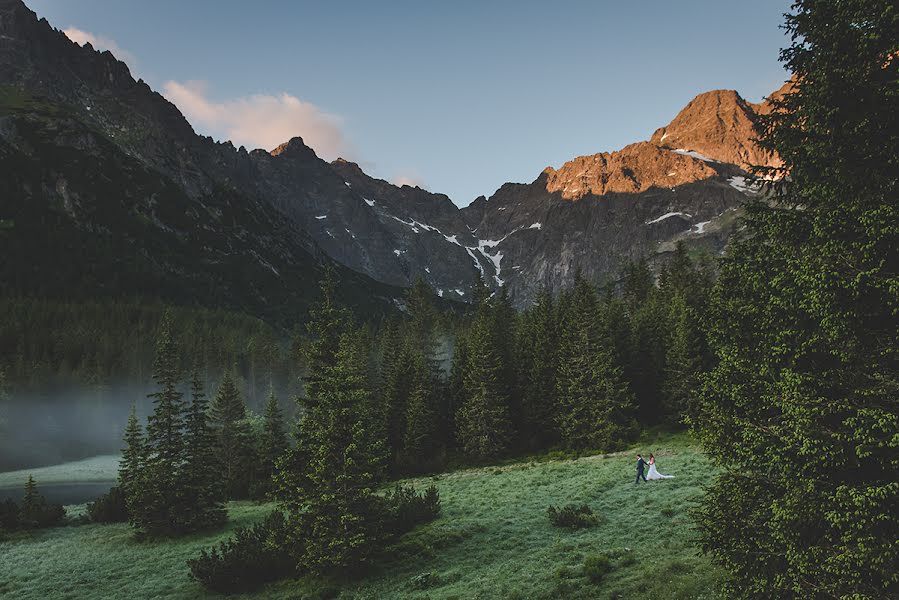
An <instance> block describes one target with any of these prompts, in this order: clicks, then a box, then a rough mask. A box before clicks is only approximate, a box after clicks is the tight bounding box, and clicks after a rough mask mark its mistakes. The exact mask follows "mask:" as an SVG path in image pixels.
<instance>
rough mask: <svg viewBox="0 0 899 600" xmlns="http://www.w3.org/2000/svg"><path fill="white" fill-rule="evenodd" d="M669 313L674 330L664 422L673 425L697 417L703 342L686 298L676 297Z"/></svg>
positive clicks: (666, 377)
mask: <svg viewBox="0 0 899 600" xmlns="http://www.w3.org/2000/svg"><path fill="white" fill-rule="evenodd" d="M669 312H670V314H671V318H672V321H673V326H674V327H673V331H672V335H671V338H670V343H669V345H668V348H667V355H666V360H665V364H666V369H665V384H664V392H665V404H664V407H663V408H664V410H663V414H664V416H665V420H666V421H667V422H669V423H672V424H673V423H679V422H681V421H682V420H683V418H684V416H686V415H687V414H689V413H692V414H695V409H694V398H695V396H696V395H697V394H698V393H699V388H700V385H699V383H700V382H699V376H700V374H701V372H702V370H703V355H704V342H703V340H702V337H701V335H700V333H699V328H698V323H697V319H696V314H695V312H694V311H693V310H692V309H691V308H690V307H689V306H687V301H686V299H685V298H684V297H683V295H681V294H676V295H675V296H674V297H673V299H672V303H671V305H670V307H669Z"/></svg>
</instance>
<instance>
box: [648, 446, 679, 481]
mask: <svg viewBox="0 0 899 600" xmlns="http://www.w3.org/2000/svg"><path fill="white" fill-rule="evenodd" d="M673 478H674V475H662V474H661V473H659V471H658V470H657V469H656V457H655V456H653V455H652V452H650V453H649V473H647V474H646V479H647V480H652V479H673Z"/></svg>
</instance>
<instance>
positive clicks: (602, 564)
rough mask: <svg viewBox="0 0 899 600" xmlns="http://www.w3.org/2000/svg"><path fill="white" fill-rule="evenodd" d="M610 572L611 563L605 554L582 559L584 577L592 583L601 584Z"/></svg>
mask: <svg viewBox="0 0 899 600" xmlns="http://www.w3.org/2000/svg"><path fill="white" fill-rule="evenodd" d="M611 570H612V561H611V560H609V557H608V556H606V555H605V554H591V555H590V556H588V557H587V558H585V559H584V576H585V577H587V579H589V580H590V581H591V582H592V583H599V582H601V581H602V580H603V579H604V578H605V576H606V575H608V574H609V572H610V571H611Z"/></svg>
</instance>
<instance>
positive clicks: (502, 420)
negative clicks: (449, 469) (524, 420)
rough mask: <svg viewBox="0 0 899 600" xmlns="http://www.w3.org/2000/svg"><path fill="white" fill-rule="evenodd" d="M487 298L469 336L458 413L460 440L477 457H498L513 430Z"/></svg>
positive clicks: (467, 451)
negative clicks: (466, 366)
mask: <svg viewBox="0 0 899 600" xmlns="http://www.w3.org/2000/svg"><path fill="white" fill-rule="evenodd" d="M491 304H492V303H491V301H490V299H488V298H484V299H483V300H482V301H481V305H480V306H479V307H478V315H477V318H476V320H475V323H474V326H473V327H472V330H471V336H470V338H469V340H468V348H467V349H468V369H467V371H466V372H465V374H464V394H465V398H464V400H463V404H462V406H461V407H460V408H459V412H458V413H457V415H456V427H457V430H458V436H459V443H460V445H461V446H462V449H463V451H464V452H465V453H466V454H468V455H469V456H471V457H474V458H477V459H481V460H483V459H486V458H495V457H497V456H499V455H501V454H502V453H504V452H505V451H506V450H507V449H508V448H509V442H510V441H511V437H512V431H511V422H510V419H509V395H508V390H507V389H506V388H505V387H504V385H503V384H504V382H503V379H504V375H505V365H504V364H503V360H502V359H503V357H502V353H501V352H502V351H501V349H500V347H499V345H498V344H497V337H496V323H495V314H494V311H493V307H492V305H491Z"/></svg>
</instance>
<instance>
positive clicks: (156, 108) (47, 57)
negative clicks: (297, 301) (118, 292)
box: [0, 0, 776, 307]
mask: <svg viewBox="0 0 899 600" xmlns="http://www.w3.org/2000/svg"><path fill="white" fill-rule="evenodd" d="M0 36H3V37H2V39H0V84H2V85H7V86H13V88H16V89H19V90H23V91H25V92H27V93H28V94H29V95H31V96H34V97H37V96H40V97H45V98H46V99H47V101H49V102H50V103H51V104H58V105H60V106H65V107H67V110H68V111H70V113H71V114H72V115H74V117H75V118H76V119H77V120H80V121H83V122H84V123H86V124H88V125H89V127H91V128H93V129H95V130H97V131H98V132H99V133H100V134H101V135H103V136H104V137H105V138H106V139H108V140H109V141H110V142H111V143H112V145H113V146H114V147H116V148H118V150H119V151H121V152H122V153H124V154H125V155H127V156H130V157H131V158H133V159H135V160H137V161H138V162H139V163H141V164H142V165H143V167H144V168H146V169H148V170H149V171H152V172H156V173H158V174H159V175H161V176H162V177H164V178H165V179H167V180H169V181H171V182H173V183H174V184H175V185H176V186H177V187H178V188H180V190H181V191H182V192H183V194H184V195H185V196H186V197H187V198H189V199H190V201H192V202H198V203H200V204H201V205H203V204H204V203H205V202H209V201H210V200H209V199H210V198H211V197H213V196H216V195H219V196H220V195H222V194H230V195H233V196H234V197H235V199H236V198H237V197H239V198H241V199H242V200H241V201H240V202H242V203H243V205H245V206H253V207H254V210H255V211H257V212H259V213H260V214H261V213H265V214H267V215H269V216H267V217H265V219H264V220H265V221H266V222H269V223H271V225H270V227H271V228H272V230H271V231H272V232H275V231H282V230H283V231H289V233H281V234H278V235H286V236H287V238H289V241H285V240H281V241H282V242H284V243H286V244H287V245H288V246H291V247H293V246H298V247H301V248H302V250H303V251H304V252H306V253H308V254H309V255H312V256H318V255H321V256H327V257H329V258H330V259H333V260H334V261H336V262H337V263H339V264H341V265H344V266H346V267H348V268H349V269H351V270H352V271H355V272H357V273H360V274H362V275H365V276H368V277H370V278H372V279H373V280H375V281H377V282H380V283H382V284H386V285H389V286H398V287H408V286H409V285H410V284H411V283H412V282H413V281H414V280H415V279H416V278H418V277H421V278H423V279H424V280H425V281H426V282H427V283H428V284H429V285H431V287H432V288H434V290H435V291H436V292H437V294H438V295H439V296H441V297H445V298H452V299H454V300H462V301H467V300H469V299H470V298H471V286H472V285H473V284H474V281H475V280H476V278H477V277H479V276H480V277H481V278H482V279H483V280H484V281H486V282H487V283H488V285H490V286H491V287H493V288H494V289H498V288H499V287H501V286H507V287H508V289H509V292H510V295H511V296H512V298H513V301H514V303H515V304H516V305H517V306H519V307H521V306H525V305H527V304H528V303H529V302H530V301H531V300H532V299H533V297H534V295H535V294H536V291H537V290H538V289H539V288H540V287H547V288H548V289H550V290H552V291H558V290H559V289H561V288H562V287H564V286H565V285H567V284H568V283H570V280H571V276H572V274H573V273H574V272H575V271H577V270H580V271H582V272H583V273H584V274H585V275H586V276H588V277H591V278H592V279H594V280H596V281H606V280H610V279H613V278H614V277H615V276H616V273H617V271H618V270H619V269H620V268H621V267H622V266H623V264H624V263H625V262H626V261H629V260H635V259H638V258H640V257H642V256H646V255H650V256H663V255H664V254H665V252H666V249H668V248H669V247H670V246H671V244H672V243H673V242H674V241H676V240H678V239H684V240H687V241H689V242H691V243H695V244H697V245H699V246H701V247H704V248H705V249H706V250H707V251H710V252H718V251H720V250H721V249H722V248H723V247H724V245H725V244H726V241H727V237H728V235H729V232H730V230H729V229H728V227H727V226H726V223H725V222H726V221H729V220H732V219H729V218H725V217H726V214H727V213H730V212H732V211H734V210H737V209H738V208H739V206H740V205H741V203H742V201H743V200H745V197H746V195H747V194H748V195H751V194H752V190H750V189H749V188H748V187H747V186H746V185H745V181H746V179H745V177H746V172H745V170H746V168H748V164H749V161H751V160H755V159H759V160H765V161H768V162H769V163H770V164H773V161H774V160H775V159H776V158H774V157H770V156H767V155H764V154H763V153H762V152H761V151H758V150H757V149H756V148H755V147H754V144H753V143H752V139H751V123H752V121H753V120H754V118H755V116H756V115H757V114H759V112H760V111H762V110H765V106H766V105H765V103H761V104H752V103H748V102H746V101H745V100H743V99H742V98H741V97H740V96H739V94H737V93H736V92H733V91H720V90H719V91H713V92H707V93H705V94H700V95H698V96H697V97H696V98H695V99H694V100H693V101H691V103H689V104H688V105H687V106H686V107H685V108H684V109H683V110H682V111H680V113H678V115H677V116H676V117H675V118H674V119H673V120H672V122H671V123H669V124H668V125H667V126H665V127H662V128H659V129H658V130H656V132H655V133H654V134H653V135H652V136H651V137H650V139H649V140H648V141H643V142H636V143H634V144H631V145H628V146H626V147H625V148H622V149H621V150H618V151H615V152H605V153H598V154H595V155H589V156H582V157H575V158H573V159H572V160H570V161H568V162H566V163H565V164H564V165H562V167H560V168H559V169H553V168H551V167H548V168H547V169H545V170H544V171H543V172H541V173H540V174H538V175H537V177H536V179H535V180H534V181H532V182H531V183H506V184H504V185H503V186H501V187H500V188H498V189H497V190H496V191H495V192H494V193H493V194H492V195H491V196H490V197H489V199H488V198H487V197H484V196H482V197H480V198H478V199H476V200H475V201H474V202H472V203H471V204H469V205H468V206H466V207H464V208H461V209H460V208H457V207H456V206H455V205H454V204H453V203H452V201H451V200H450V199H449V198H448V197H447V196H446V195H444V194H436V193H432V192H429V191H427V190H423V189H421V188H418V187H411V186H395V185H393V184H391V183H389V182H386V181H384V180H380V179H376V178H373V177H371V176H369V175H368V174H366V173H365V172H364V171H363V170H362V169H361V168H360V167H359V165H358V164H356V163H353V162H350V161H347V160H344V159H337V160H335V161H333V162H331V163H328V162H325V161H324V160H322V159H321V158H319V157H318V156H317V155H316V153H315V151H314V149H312V148H310V147H309V146H307V145H306V144H305V143H304V142H303V140H302V138H300V137H293V138H291V139H290V140H287V141H286V142H284V143H283V144H281V145H279V146H278V147H277V148H275V149H274V150H272V151H270V152H269V151H265V150H261V149H256V150H252V151H247V149H246V148H244V147H240V148H235V147H234V146H233V144H231V143H230V142H215V141H213V140H212V138H209V137H206V136H202V135H198V134H196V133H195V132H194V130H193V128H192V127H191V126H190V123H189V122H188V121H187V120H186V119H185V118H184V116H183V115H182V114H181V113H180V111H178V109H177V107H176V106H175V105H173V104H172V103H171V102H169V101H168V100H166V99H165V98H164V97H163V96H161V95H160V94H158V93H157V92H154V91H153V90H152V89H150V87H149V86H148V85H147V84H146V83H144V82H143V81H142V80H137V81H135V80H134V79H133V77H132V76H131V74H130V71H129V70H128V67H127V65H125V63H123V62H121V61H119V60H117V59H115V57H114V56H113V55H112V54H111V53H109V52H103V53H99V52H97V51H95V50H93V49H92V48H91V47H90V46H89V45H85V46H79V45H78V44H75V43H74V42H71V41H69V40H68V39H67V38H65V36H64V34H63V33H62V32H60V31H58V30H55V29H53V28H52V26H51V25H50V24H49V23H47V21H46V20H43V19H41V20H38V19H37V17H36V15H35V14H34V13H33V12H31V11H30V10H29V9H28V8H27V7H25V6H24V4H22V3H21V2H20V0H0ZM6 118H7V120H8V119H9V117H6ZM722 123H723V125H722ZM0 130H2V127H0ZM0 138H2V136H0ZM8 141H9V140H7V142H8ZM672 145H674V146H677V147H672ZM55 185H56V184H55V183H54V184H53V185H50V186H49V187H50V188H54V187H55ZM54 194H56V193H55V192H52V190H51V192H48V193H47V195H48V197H50V196H54ZM56 195H58V194H56ZM235 201H236V200H235ZM269 207H271V208H273V209H274V210H275V212H274V213H269V211H270V208H269ZM202 212H203V211H200V212H197V213H196V214H197V215H200V213H202ZM661 216H664V218H662V219H659V217H661ZM204 219H206V217H204V216H202V215H200V216H198V217H197V220H196V221H194V222H192V223H191V224H190V226H192V227H194V228H199V229H201V230H202V229H203V228H204V227H208V226H209V223H207V222H206V221H205V220H204ZM276 222H277V223H276ZM719 223H720V224H721V226H720V227H719V226H718V224H719ZM269 233H271V232H269ZM257 235H259V236H260V239H267V240H269V242H271V243H272V244H274V245H277V244H276V243H275V242H272V241H271V238H272V236H271V235H262V234H261V232H259V233H258V234H257ZM255 252H256V254H258V255H260V256H262V254H261V250H258V249H257V250H255ZM280 252H282V254H283V252H284V249H283V248H282V249H281V250H280ZM256 262H257V267H256V268H258V269H260V270H265V269H268V267H267V266H266V264H265V263H269V265H271V264H272V262H271V260H269V259H260V260H258V261H256Z"/></svg>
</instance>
